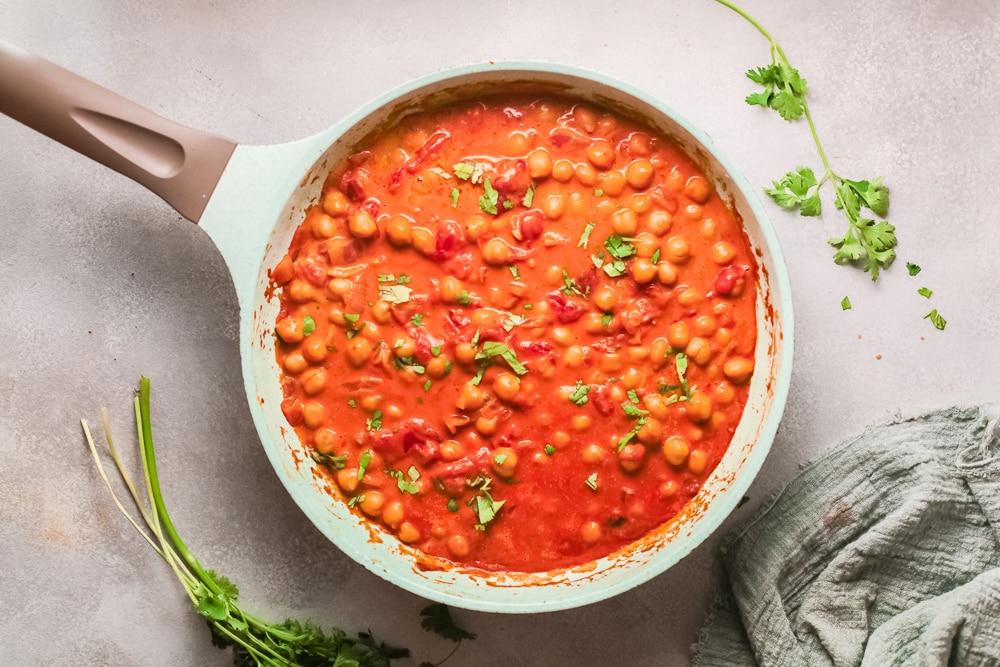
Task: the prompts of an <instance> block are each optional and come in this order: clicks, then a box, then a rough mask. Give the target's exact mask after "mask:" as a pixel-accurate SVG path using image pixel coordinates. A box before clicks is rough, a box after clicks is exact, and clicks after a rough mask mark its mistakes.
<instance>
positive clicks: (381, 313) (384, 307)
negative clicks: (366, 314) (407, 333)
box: [372, 301, 392, 324]
mask: <svg viewBox="0 0 1000 667" xmlns="http://www.w3.org/2000/svg"><path fill="white" fill-rule="evenodd" d="M372 319H373V320H375V321H376V322H378V323H379V324H388V323H389V322H391V321H392V304H391V303H389V302H388V301H376V302H375V305H374V306H372Z"/></svg>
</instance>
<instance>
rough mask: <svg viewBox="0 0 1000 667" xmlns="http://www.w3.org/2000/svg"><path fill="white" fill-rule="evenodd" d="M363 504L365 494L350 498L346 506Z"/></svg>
mask: <svg viewBox="0 0 1000 667" xmlns="http://www.w3.org/2000/svg"><path fill="white" fill-rule="evenodd" d="M363 502H365V494H363V493H362V494H361V495H360V496H351V498H350V500H348V501H347V506H348V507H354V506H355V505H357V504H358V503H363Z"/></svg>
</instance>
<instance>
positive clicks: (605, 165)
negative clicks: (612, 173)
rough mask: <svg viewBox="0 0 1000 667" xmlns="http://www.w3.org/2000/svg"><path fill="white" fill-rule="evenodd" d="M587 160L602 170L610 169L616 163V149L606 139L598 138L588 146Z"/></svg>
mask: <svg viewBox="0 0 1000 667" xmlns="http://www.w3.org/2000/svg"><path fill="white" fill-rule="evenodd" d="M587 160H589V161H590V164H592V165H594V166H595V167H597V168H598V169H600V170H601V171H605V170H607V169H610V168H611V167H612V166H613V165H614V163H615V149H614V146H612V145H611V143H610V142H609V141H607V140H606V139H596V140H595V141H594V143H592V144H590V146H588V147H587Z"/></svg>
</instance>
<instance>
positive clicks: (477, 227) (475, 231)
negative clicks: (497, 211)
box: [465, 215, 490, 243]
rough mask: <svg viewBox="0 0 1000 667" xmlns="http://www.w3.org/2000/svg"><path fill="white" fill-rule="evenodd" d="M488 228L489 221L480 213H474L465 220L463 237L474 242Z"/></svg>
mask: <svg viewBox="0 0 1000 667" xmlns="http://www.w3.org/2000/svg"><path fill="white" fill-rule="evenodd" d="M489 230H490V223H489V221H488V220H487V219H486V218H484V217H483V216H481V215H474V216H472V217H470V218H469V219H468V220H466V221H465V238H466V240H467V241H469V242H470V243H475V242H476V240H477V239H479V237H481V236H482V235H483V234H485V233H486V232H488V231H489Z"/></svg>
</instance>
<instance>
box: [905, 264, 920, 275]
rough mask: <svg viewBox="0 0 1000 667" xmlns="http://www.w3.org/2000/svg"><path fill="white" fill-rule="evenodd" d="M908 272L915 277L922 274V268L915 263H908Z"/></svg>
mask: <svg viewBox="0 0 1000 667" xmlns="http://www.w3.org/2000/svg"><path fill="white" fill-rule="evenodd" d="M906 270H907V271H909V272H910V275H911V276H915V275H917V274H918V273H920V267H919V266H917V265H916V264H914V263H913V262H907V263H906Z"/></svg>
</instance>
